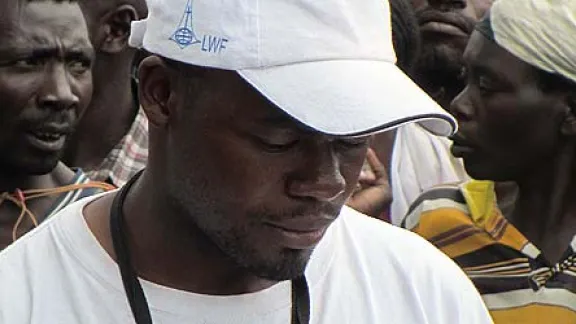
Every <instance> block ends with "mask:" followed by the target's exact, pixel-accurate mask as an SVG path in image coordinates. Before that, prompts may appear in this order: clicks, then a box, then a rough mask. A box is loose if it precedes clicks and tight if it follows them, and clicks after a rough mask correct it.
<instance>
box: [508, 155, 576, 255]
mask: <svg viewBox="0 0 576 324" xmlns="http://www.w3.org/2000/svg"><path fill="white" fill-rule="evenodd" d="M575 162H576V160H575V147H574V146H573V145H569V146H568V145H567V146H566V147H565V148H564V149H563V150H562V152H561V153H559V154H558V155H557V158H556V159H553V161H552V162H551V163H550V164H549V165H545V166H541V167H540V168H538V169H539V172H537V173H533V174H530V175H529V176H528V178H526V179H522V180H521V181H518V187H519V194H518V198H517V201H516V204H515V206H514V211H513V212H512V213H511V214H510V216H509V220H510V221H511V222H512V223H513V224H514V225H515V226H516V227H517V228H518V229H519V230H520V231H521V232H522V233H523V234H524V235H526V237H527V238H528V239H529V240H531V241H533V242H534V243H536V244H537V245H538V244H539V243H540V244H541V245H544V244H545V242H549V241H550V238H551V237H556V238H558V237H560V236H562V234H564V235H563V238H561V242H558V244H556V245H557V248H556V249H554V248H552V249H551V250H552V251H544V253H545V254H546V252H548V253H547V254H549V255H550V254H552V255H555V256H556V258H557V257H558V256H559V255H561V254H562V252H563V250H564V249H565V248H566V246H567V245H568V244H569V243H570V241H571V239H572V237H573V236H574V234H576V230H574V228H576V227H575V226H576V203H575V202H574V199H573V197H574V196H575V195H576V163H575ZM552 259H555V258H552Z"/></svg>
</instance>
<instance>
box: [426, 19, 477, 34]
mask: <svg viewBox="0 0 576 324" xmlns="http://www.w3.org/2000/svg"><path fill="white" fill-rule="evenodd" d="M420 30H421V31H422V32H423V33H436V34H444V35H450V36H458V37H468V36H469V35H468V34H467V33H466V32H465V31H464V30H462V29H461V28H460V27H458V26H456V25H452V24H449V23H446V22H440V21H430V22H427V23H425V24H424V25H421V26H420Z"/></svg>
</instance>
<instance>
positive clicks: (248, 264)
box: [232, 249, 313, 281]
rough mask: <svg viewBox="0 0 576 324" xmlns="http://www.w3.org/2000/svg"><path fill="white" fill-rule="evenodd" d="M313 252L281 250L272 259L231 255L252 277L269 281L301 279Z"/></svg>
mask: <svg viewBox="0 0 576 324" xmlns="http://www.w3.org/2000/svg"><path fill="white" fill-rule="evenodd" d="M312 251H313V250H288V249H285V250H282V251H281V252H278V253H276V254H275V255H274V256H273V257H264V256H255V255H246V254H244V255H242V256H239V255H233V256H232V258H233V259H235V261H236V263H237V264H239V265H240V267H241V268H244V269H245V270H246V272H248V273H251V274H252V275H254V276H256V277H259V278H262V279H266V280H271V281H285V280H294V279H296V278H298V277H301V276H302V275H303V274H304V271H305V270H306V266H307V265H308V262H309V261H310V256H311V255H312Z"/></svg>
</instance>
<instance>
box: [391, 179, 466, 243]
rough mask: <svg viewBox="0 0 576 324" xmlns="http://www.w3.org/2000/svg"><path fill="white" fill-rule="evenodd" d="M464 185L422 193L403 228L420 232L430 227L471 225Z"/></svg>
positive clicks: (413, 205)
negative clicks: (421, 229) (425, 226)
mask: <svg viewBox="0 0 576 324" xmlns="http://www.w3.org/2000/svg"><path fill="white" fill-rule="evenodd" d="M462 186H463V184H446V185H441V186H437V187H435V188H432V189H430V190H427V191H425V192H424V193H422V194H421V195H420V196H419V197H418V198H417V199H416V200H415V201H414V202H413V203H412V205H411V206H410V208H409V209H408V212H407V214H406V216H405V217H404V220H403V221H402V223H401V227H403V228H405V229H408V230H411V231H415V232H419V229H420V227H422V226H424V225H429V226H432V227H435V228H437V229H441V228H442V229H444V228H450V227H453V226H458V225H459V224H460V223H470V222H471V218H470V209H469V205H468V201H467V199H466V196H465V193H464V192H463V190H462Z"/></svg>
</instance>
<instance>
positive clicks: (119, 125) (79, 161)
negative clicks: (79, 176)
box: [64, 68, 138, 170]
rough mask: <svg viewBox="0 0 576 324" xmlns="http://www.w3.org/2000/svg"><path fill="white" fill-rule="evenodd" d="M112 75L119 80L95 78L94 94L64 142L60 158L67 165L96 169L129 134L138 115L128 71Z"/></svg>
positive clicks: (108, 77)
mask: <svg viewBox="0 0 576 324" xmlns="http://www.w3.org/2000/svg"><path fill="white" fill-rule="evenodd" d="M100 70H102V68H100ZM106 70H111V71H112V70H114V69H112V68H111V69H106ZM115 74H116V75H120V76H119V77H114V75H109V76H107V78H106V77H104V76H95V80H100V81H96V82H97V84H96V87H95V88H96V89H98V90H97V91H96V92H95V93H94V95H93V99H92V102H91V103H90V106H89V107H88V109H87V110H86V113H85V114H84V115H83V117H82V119H81V121H80V123H79V125H78V127H77V130H76V131H75V133H74V136H73V137H72V138H70V140H69V142H68V148H67V151H66V155H65V158H64V161H65V162H66V163H67V164H68V165H74V166H77V167H80V168H82V169H84V170H95V169H97V168H98V167H99V166H100V164H101V163H102V161H103V160H104V159H105V158H106V157H107V156H108V154H109V153H110V151H112V149H113V148H114V147H115V146H116V145H117V144H118V143H119V142H120V141H121V140H122V138H124V136H125V135H126V134H127V133H128V132H129V130H130V127H131V126H132V123H133V122H134V118H135V117H136V114H137V113H138V107H136V105H135V103H134V96H133V93H132V80H131V77H130V71H129V70H126V69H124V70H123V71H120V72H119V73H115Z"/></svg>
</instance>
